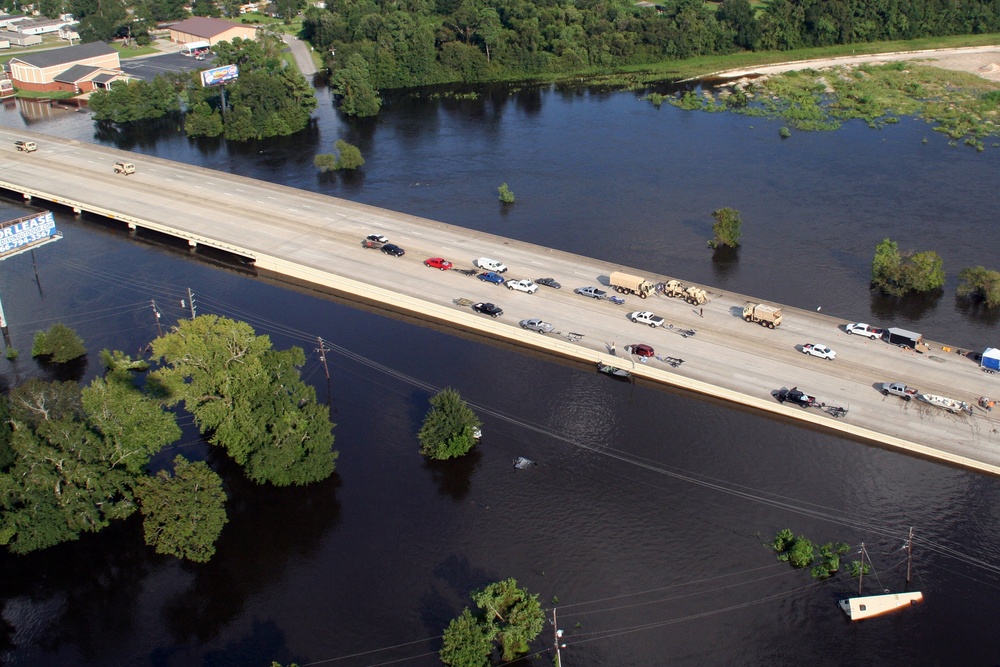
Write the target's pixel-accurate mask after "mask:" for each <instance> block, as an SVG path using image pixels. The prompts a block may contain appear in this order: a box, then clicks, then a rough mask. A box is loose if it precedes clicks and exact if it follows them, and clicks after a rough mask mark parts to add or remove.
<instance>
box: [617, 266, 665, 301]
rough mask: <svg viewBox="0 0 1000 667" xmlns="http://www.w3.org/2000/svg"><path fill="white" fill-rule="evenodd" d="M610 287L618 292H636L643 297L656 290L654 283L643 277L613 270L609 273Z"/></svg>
mask: <svg viewBox="0 0 1000 667" xmlns="http://www.w3.org/2000/svg"><path fill="white" fill-rule="evenodd" d="M611 288H612V289H613V290H615V291H616V292H618V293H619V294H638V295H639V297H640V298H643V299H645V298H646V297H647V296H649V295H650V294H652V293H653V292H654V291H655V290H656V285H655V284H654V283H651V282H649V281H648V280H646V279H645V278H640V277H639V276H633V275H630V274H628V273H622V272H621V271H615V272H614V273H612V274H611Z"/></svg>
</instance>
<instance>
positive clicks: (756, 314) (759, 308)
mask: <svg viewBox="0 0 1000 667" xmlns="http://www.w3.org/2000/svg"><path fill="white" fill-rule="evenodd" d="M743 319H744V320H746V321H747V322H757V323H758V324H760V325H761V326H763V327H767V328H769V329H773V328H775V327H777V326H780V325H781V308H775V307H774V306H768V305H767V304H764V303H747V304H746V305H744V306H743Z"/></svg>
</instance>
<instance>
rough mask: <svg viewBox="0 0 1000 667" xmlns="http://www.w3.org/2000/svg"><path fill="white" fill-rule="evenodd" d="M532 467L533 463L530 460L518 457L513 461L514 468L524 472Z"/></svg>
mask: <svg viewBox="0 0 1000 667" xmlns="http://www.w3.org/2000/svg"><path fill="white" fill-rule="evenodd" d="M533 465H535V462H534V461H532V460H531V459H526V458H524V457H523V456H518V457H517V458H516V459H514V467H515V468H517V469H518V470H525V469H526V468H530V467H531V466H533Z"/></svg>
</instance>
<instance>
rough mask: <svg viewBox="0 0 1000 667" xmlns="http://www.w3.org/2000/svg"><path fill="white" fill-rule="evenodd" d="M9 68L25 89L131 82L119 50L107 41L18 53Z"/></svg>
mask: <svg viewBox="0 0 1000 667" xmlns="http://www.w3.org/2000/svg"><path fill="white" fill-rule="evenodd" d="M8 67H9V68H10V78H11V79H12V80H13V81H14V85H15V86H16V87H17V88H20V89H23V90H36V91H62V90H68V91H71V92H76V93H82V92H89V91H91V90H94V89H95V88H107V87H110V85H111V82H112V81H118V80H122V81H128V75H126V74H125V73H124V72H122V70H121V63H120V61H119V60H118V52H117V51H115V50H114V49H113V48H111V47H110V46H108V45H107V44H105V43H104V42H91V43H89V44H80V45H79V46H67V47H66V48H63V49H52V50H50V51H38V52H36V53H32V54H27V55H24V56H15V57H14V58H11V59H10V63H9V64H8Z"/></svg>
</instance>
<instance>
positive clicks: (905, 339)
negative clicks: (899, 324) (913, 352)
mask: <svg viewBox="0 0 1000 667" xmlns="http://www.w3.org/2000/svg"><path fill="white" fill-rule="evenodd" d="M882 338H883V339H884V340H885V342H887V343H889V344H890V345H898V346H900V347H908V348H910V349H916V348H917V346H918V345H920V344H921V343H922V342H923V340H924V337H923V336H922V335H920V334H918V333H913V332H912V331H907V330H906V329H899V328H896V327H890V328H889V329H886V330H885V333H884V334H882Z"/></svg>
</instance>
